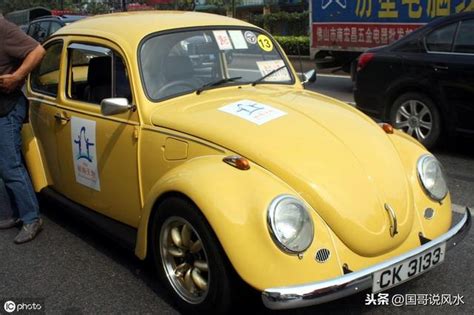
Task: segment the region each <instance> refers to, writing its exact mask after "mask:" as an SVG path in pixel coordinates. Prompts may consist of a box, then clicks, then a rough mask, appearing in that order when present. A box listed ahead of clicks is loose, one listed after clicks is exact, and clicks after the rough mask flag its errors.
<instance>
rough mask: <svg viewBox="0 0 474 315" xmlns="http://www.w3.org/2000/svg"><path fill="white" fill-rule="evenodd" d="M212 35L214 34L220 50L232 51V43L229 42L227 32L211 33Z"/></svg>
mask: <svg viewBox="0 0 474 315" xmlns="http://www.w3.org/2000/svg"><path fill="white" fill-rule="evenodd" d="M212 33H214V37H215V38H216V42H217V45H218V46H219V49H220V50H229V49H232V43H231V42H230V38H229V35H227V31H213V32H212Z"/></svg>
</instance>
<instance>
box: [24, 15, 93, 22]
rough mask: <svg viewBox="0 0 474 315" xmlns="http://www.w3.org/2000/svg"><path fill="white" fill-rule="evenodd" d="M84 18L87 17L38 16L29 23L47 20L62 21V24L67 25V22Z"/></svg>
mask: <svg viewBox="0 0 474 315" xmlns="http://www.w3.org/2000/svg"><path fill="white" fill-rule="evenodd" d="M86 17H87V16H86V15H46V16H40V17H39V18H36V19H34V20H32V21H31V22H30V23H36V22H41V21H49V20H55V21H62V22H65V23H68V22H74V21H77V20H81V19H83V18H86Z"/></svg>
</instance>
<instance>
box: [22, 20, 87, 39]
mask: <svg viewBox="0 0 474 315" xmlns="http://www.w3.org/2000/svg"><path fill="white" fill-rule="evenodd" d="M83 18H85V16H82V15H61V16H53V15H51V16H43V17H40V18H38V19H35V20H33V21H31V22H30V24H28V29H27V31H26V33H27V34H28V35H30V36H31V37H33V38H34V39H35V40H37V41H38V42H40V43H42V42H44V41H45V39H46V38H47V37H48V36H49V35H51V34H53V33H54V32H56V31H57V30H59V29H60V28H61V27H63V26H65V25H67V24H69V23H72V22H75V21H77V20H80V19H83Z"/></svg>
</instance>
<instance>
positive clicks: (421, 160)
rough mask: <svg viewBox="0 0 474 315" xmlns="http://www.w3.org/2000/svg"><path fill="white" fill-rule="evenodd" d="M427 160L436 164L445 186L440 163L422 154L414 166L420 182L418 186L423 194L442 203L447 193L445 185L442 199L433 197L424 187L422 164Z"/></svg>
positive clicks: (431, 156) (430, 155) (429, 155)
mask: <svg viewBox="0 0 474 315" xmlns="http://www.w3.org/2000/svg"><path fill="white" fill-rule="evenodd" d="M428 159H431V160H434V161H435V162H436V164H437V165H438V168H439V169H440V171H441V175H442V176H443V180H444V182H445V184H446V177H445V176H444V170H443V166H442V165H441V163H440V162H439V161H438V159H437V158H435V157H434V156H433V155H432V154H423V155H422V156H420V157H419V158H418V162H417V165H416V168H417V174H418V181H419V182H420V186H421V187H422V188H423V191H424V192H425V194H426V195H427V196H428V197H429V198H430V199H432V200H434V201H436V202H441V201H443V200H444V199H445V198H446V196H447V195H448V193H449V189H448V187H447V185H446V189H445V191H444V194H443V196H442V197H437V196H435V195H434V194H433V193H432V192H431V191H430V190H429V189H428V188H427V187H426V185H425V182H424V180H423V175H424V174H423V164H424V163H425V161H426V160H428Z"/></svg>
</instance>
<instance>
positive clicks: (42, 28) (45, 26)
mask: <svg viewBox="0 0 474 315" xmlns="http://www.w3.org/2000/svg"><path fill="white" fill-rule="evenodd" d="M50 24H51V22H49V21H43V22H39V23H37V27H36V29H35V32H34V33H33V34H32V35H31V36H32V37H33V38H34V39H36V40H37V41H38V42H40V43H42V42H44V40H45V39H46V38H47V37H48V36H49V25H50Z"/></svg>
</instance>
